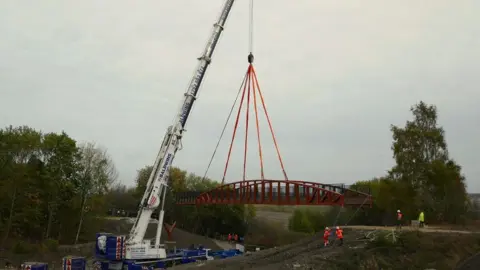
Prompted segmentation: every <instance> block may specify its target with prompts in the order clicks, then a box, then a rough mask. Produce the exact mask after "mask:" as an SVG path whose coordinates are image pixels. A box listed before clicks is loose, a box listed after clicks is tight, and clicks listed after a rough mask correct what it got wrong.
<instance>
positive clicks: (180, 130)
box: [96, 0, 234, 269]
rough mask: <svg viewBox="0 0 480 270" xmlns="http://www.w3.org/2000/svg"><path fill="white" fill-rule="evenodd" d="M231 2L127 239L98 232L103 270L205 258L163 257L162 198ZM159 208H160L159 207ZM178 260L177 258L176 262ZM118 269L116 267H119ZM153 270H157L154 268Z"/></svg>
mask: <svg viewBox="0 0 480 270" xmlns="http://www.w3.org/2000/svg"><path fill="white" fill-rule="evenodd" d="M233 3H234V0H226V1H225V4H224V6H223V9H222V12H221V14H220V16H219V18H218V20H217V22H216V23H215V24H214V28H213V32H212V34H211V37H210V39H209V41H208V43H207V45H206V47H205V50H204V52H203V54H202V56H201V57H199V58H198V61H199V63H198V66H197V69H196V72H195V73H194V75H193V78H192V79H191V81H190V84H189V86H188V89H187V91H186V92H185V94H184V99H183V103H182V106H181V107H180V110H179V111H178V113H177V115H176V116H175V118H174V121H173V124H172V125H171V126H169V127H168V129H167V132H166V134H165V137H164V139H163V142H162V145H161V148H160V151H159V153H158V156H157V158H156V160H155V163H154V165H153V170H152V173H151V175H150V177H149V179H148V182H147V186H146V189H145V193H144V195H143V198H142V200H141V202H140V206H139V211H138V214H137V217H136V219H135V222H134V225H133V227H132V229H131V231H130V234H129V235H128V236H114V235H111V234H107V233H98V234H97V241H96V256H97V258H98V259H101V260H103V261H98V262H97V266H99V267H101V268H105V267H107V266H105V265H106V264H107V262H108V264H109V265H110V266H108V268H109V269H117V268H118V269H120V268H121V267H122V265H129V269H130V268H131V269H134V268H135V267H133V266H132V267H130V266H131V265H133V264H135V263H136V264H139V263H140V264H141V263H142V262H144V261H149V262H152V261H155V262H163V261H169V260H170V261H172V260H177V259H178V260H180V259H183V260H184V261H188V260H189V259H195V258H200V257H202V258H209V257H210V256H209V255H208V251H209V250H207V249H199V250H196V251H194V250H182V251H181V252H179V253H178V252H177V254H167V250H166V249H165V247H164V245H162V244H161V243H160V237H161V234H162V225H163V217H164V204H165V196H166V192H167V186H168V173H169V170H170V167H171V165H172V161H173V159H174V158H175V154H176V152H177V151H178V150H180V148H181V139H182V136H183V134H184V132H185V126H186V123H187V119H188V116H189V115H190V113H191V110H192V107H193V103H194V102H195V99H196V97H197V93H198V90H199V88H200V85H201V83H202V80H203V78H204V76H205V73H206V71H207V68H208V66H209V64H210V62H211V58H212V55H213V52H214V50H215V47H216V45H217V42H218V40H219V38H220V34H221V33H222V31H223V29H224V25H225V22H226V20H227V17H228V15H229V13H230V10H231V8H232V6H233ZM159 206H160V207H159ZM157 208H159V215H158V216H159V218H158V225H157V232H156V237H155V239H154V241H153V242H152V241H151V240H146V239H144V236H145V232H146V230H147V227H148V225H149V223H150V219H151V216H152V214H153V212H154V211H155V210H156V209H157ZM179 258H180V259H179ZM119 267H120V268H119ZM157 267H160V266H159V265H157Z"/></svg>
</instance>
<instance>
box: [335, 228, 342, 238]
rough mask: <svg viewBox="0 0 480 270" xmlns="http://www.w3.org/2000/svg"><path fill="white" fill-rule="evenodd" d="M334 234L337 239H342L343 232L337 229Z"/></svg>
mask: <svg viewBox="0 0 480 270" xmlns="http://www.w3.org/2000/svg"><path fill="white" fill-rule="evenodd" d="M335 233H336V234H337V238H338V239H343V230H342V229H338V230H337V231H336V232H335Z"/></svg>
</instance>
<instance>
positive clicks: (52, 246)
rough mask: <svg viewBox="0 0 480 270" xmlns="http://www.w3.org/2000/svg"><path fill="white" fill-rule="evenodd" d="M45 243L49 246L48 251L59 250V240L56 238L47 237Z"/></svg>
mask: <svg viewBox="0 0 480 270" xmlns="http://www.w3.org/2000/svg"><path fill="white" fill-rule="evenodd" d="M43 245H44V246H45V247H46V248H47V250H48V251H57V250H58V241H57V240H55V239H45V240H44V241H43Z"/></svg>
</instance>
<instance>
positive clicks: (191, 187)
mask: <svg viewBox="0 0 480 270" xmlns="http://www.w3.org/2000/svg"><path fill="white" fill-rule="evenodd" d="M151 172H152V166H145V167H144V168H142V169H140V170H138V173H137V177H136V179H135V186H134V187H130V188H128V187H126V186H125V185H121V184H119V185H116V186H115V187H113V188H112V190H111V192H110V194H109V196H110V198H109V199H108V202H109V203H110V205H109V209H122V210H124V211H125V214H126V215H128V213H136V211H137V210H138V203H139V202H140V200H141V198H142V196H143V193H144V191H145V188H146V184H147V182H148V178H149V176H150V173H151ZM219 184H220V183H219V182H217V181H214V180H212V179H208V178H203V177H200V176H198V175H195V174H193V173H188V172H187V171H185V170H181V169H179V168H176V167H173V168H172V169H171V170H170V173H169V187H168V188H169V191H168V192H167V198H166V200H165V216H164V221H165V222H166V223H167V224H173V223H174V222H175V223H176V227H178V228H182V229H185V230H187V231H189V232H192V233H196V234H201V235H205V236H209V237H215V236H216V235H218V234H220V235H226V234H229V233H237V234H244V233H245V231H246V230H247V225H248V223H249V221H251V220H252V218H253V217H254V216H255V208H254V207H253V206H252V205H200V206H193V205H192V206H190V205H176V204H175V196H176V195H177V193H179V192H186V191H207V190H211V189H213V188H215V187H217V186H218V185H219Z"/></svg>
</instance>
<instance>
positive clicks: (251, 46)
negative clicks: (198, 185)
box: [202, 0, 263, 184]
mask: <svg viewBox="0 0 480 270" xmlns="http://www.w3.org/2000/svg"><path fill="white" fill-rule="evenodd" d="M248 35H249V38H248V49H249V51H250V55H252V60H253V54H252V52H253V0H250V5H249V25H248ZM250 55H249V59H250ZM249 71H250V70H248V71H247V72H246V73H245V76H244V77H243V79H242V83H241V84H240V88H239V89H238V92H237V96H236V97H235V100H234V102H233V105H232V107H231V108H230V112H229V113H228V116H227V119H226V121H225V124H224V125H223V129H222V132H221V133H220V136H219V138H218V141H217V145H216V146H215V149H214V150H213V153H212V156H211V157H210V161H209V162H208V166H207V169H206V170H205V173H204V175H203V178H202V181H203V180H205V179H207V174H208V171H209V170H210V167H211V166H212V162H213V159H214V158H215V155H216V154H217V150H218V147H219V145H220V142H221V141H222V138H223V135H224V134H225V130H226V129H227V125H228V123H229V122H230V118H231V116H232V113H233V110H234V109H235V105H236V104H237V101H238V97H239V96H240V92H241V91H242V87H243V86H244V85H246V83H247V80H250V76H249ZM249 86H250V84H249ZM249 93H250V91H249ZM242 103H243V102H242ZM248 103H250V102H248ZM241 106H242V105H241V104H240V107H241ZM237 118H238V117H237ZM237 122H238V120H237ZM247 123H248V121H247ZM246 143H247V138H246V137H245V144H246ZM227 166H228V164H227ZM244 171H245V170H244ZM244 178H245V173H244ZM262 178H263V168H262ZM223 183H224V179H222V184H223Z"/></svg>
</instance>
